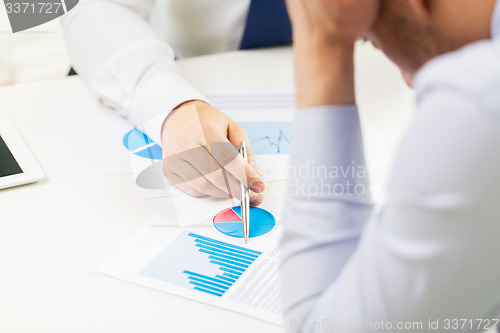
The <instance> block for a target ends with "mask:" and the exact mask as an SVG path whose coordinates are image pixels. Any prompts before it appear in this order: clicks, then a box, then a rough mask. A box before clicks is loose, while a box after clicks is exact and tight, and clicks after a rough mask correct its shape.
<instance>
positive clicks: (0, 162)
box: [0, 136, 23, 177]
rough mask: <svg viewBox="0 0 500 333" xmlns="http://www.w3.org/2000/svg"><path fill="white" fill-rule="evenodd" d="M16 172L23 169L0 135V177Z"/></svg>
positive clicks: (21, 171)
mask: <svg viewBox="0 0 500 333" xmlns="http://www.w3.org/2000/svg"><path fill="white" fill-rule="evenodd" d="M18 173H23V170H22V169H21V167H20V166H19V164H17V161H16V159H15V158H14V156H12V153H11V152H10V150H9V148H8V147H7V145H6V144H5V142H4V141H3V139H2V137H1V136H0V177H5V176H11V175H16V174H18Z"/></svg>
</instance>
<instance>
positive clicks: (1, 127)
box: [0, 111, 45, 189]
mask: <svg viewBox="0 0 500 333" xmlns="http://www.w3.org/2000/svg"><path fill="white" fill-rule="evenodd" d="M0 136H1V137H2V139H3V140H4V142H5V144H6V145H7V147H8V148H9V150H10V152H11V153H12V155H13V156H14V158H15V159H16V161H17V163H18V164H19V166H20V167H21V169H22V170H23V173H20V174H16V175H11V176H5V177H0V189H3V188H7V187H13V186H18V185H23V184H28V183H34V182H36V181H38V180H40V179H43V178H45V174H44V172H43V171H42V169H41V168H40V166H39V164H38V163H37V161H36V160H35V158H34V156H33V154H32V153H31V151H30V150H29V148H28V146H27V145H26V143H25V142H24V140H23V139H22V138H21V136H20V135H19V132H18V131H17V130H16V128H15V127H14V125H13V124H12V122H11V121H10V119H9V117H8V116H7V115H6V114H5V113H4V112H2V111H0Z"/></svg>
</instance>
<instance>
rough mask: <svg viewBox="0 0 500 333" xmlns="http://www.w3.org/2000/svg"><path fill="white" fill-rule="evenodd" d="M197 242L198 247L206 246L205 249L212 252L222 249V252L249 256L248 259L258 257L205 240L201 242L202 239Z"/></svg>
mask: <svg viewBox="0 0 500 333" xmlns="http://www.w3.org/2000/svg"><path fill="white" fill-rule="evenodd" d="M195 242H196V243H197V244H196V246H197V247H202V246H201V245H204V246H203V247H205V248H208V249H212V250H213V249H221V250H226V251H231V252H232V253H235V254H237V255H242V256H247V257H250V258H252V259H254V260H255V259H256V258H257V257H258V256H256V255H253V254H250V253H247V252H243V251H238V250H233V249H231V248H228V247H225V246H221V245H216V244H212V243H210V242H207V241H204V240H200V239H196V240H195ZM200 244H201V245H200Z"/></svg>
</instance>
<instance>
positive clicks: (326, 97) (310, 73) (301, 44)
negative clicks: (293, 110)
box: [295, 37, 355, 109]
mask: <svg viewBox="0 0 500 333" xmlns="http://www.w3.org/2000/svg"><path fill="white" fill-rule="evenodd" d="M304 39H305V38H304ZM353 58H354V41H353V40H338V41H324V40H323V39H322V38H316V40H315V38H312V37H311V38H309V39H307V40H304V41H302V40H300V39H299V40H298V41H296V42H295V75H296V85H297V104H298V107H299V109H302V108H306V107H311V106H320V105H349V104H354V103H355V94H354V63H353Z"/></svg>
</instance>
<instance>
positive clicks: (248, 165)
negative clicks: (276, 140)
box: [226, 121, 265, 193]
mask: <svg viewBox="0 0 500 333" xmlns="http://www.w3.org/2000/svg"><path fill="white" fill-rule="evenodd" d="M227 137H228V140H229V142H231V143H232V144H233V145H234V146H236V147H239V146H240V143H241V141H245V143H246V147H247V158H248V162H245V161H244V160H243V158H241V156H239V157H238V158H237V159H235V160H234V161H233V162H232V163H229V164H228V165H227V166H226V169H227V170H228V171H229V172H230V173H231V174H233V175H234V176H235V177H236V179H237V180H238V181H240V182H242V183H243V184H245V186H247V187H248V188H249V189H250V190H252V191H253V192H256V193H262V192H264V189H265V184H264V180H263V179H262V173H261V172H260V170H258V167H257V162H256V160H255V155H254V153H253V151H252V147H251V145H250V140H249V139H248V135H247V133H246V131H245V129H244V128H243V127H241V126H240V125H238V124H236V123H235V122H234V121H231V122H230V124H229V127H228V136H227ZM242 170H244V173H242Z"/></svg>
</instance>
